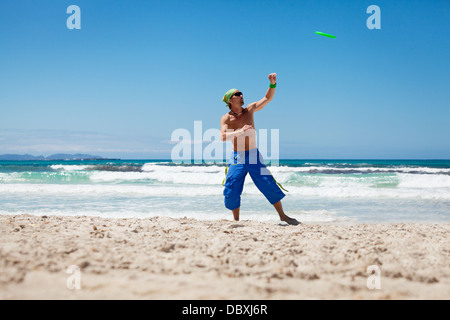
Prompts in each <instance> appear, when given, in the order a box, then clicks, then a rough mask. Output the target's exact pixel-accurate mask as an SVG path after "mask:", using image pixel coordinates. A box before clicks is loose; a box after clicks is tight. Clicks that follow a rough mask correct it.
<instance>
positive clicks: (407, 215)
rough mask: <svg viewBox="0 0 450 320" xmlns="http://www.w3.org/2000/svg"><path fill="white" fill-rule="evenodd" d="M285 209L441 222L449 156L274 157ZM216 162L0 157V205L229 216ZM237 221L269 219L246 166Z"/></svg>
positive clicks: (447, 208)
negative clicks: (410, 157) (297, 158)
mask: <svg viewBox="0 0 450 320" xmlns="http://www.w3.org/2000/svg"><path fill="white" fill-rule="evenodd" d="M266 163H267V164H268V168H269V170H270V171H271V173H272V174H273V176H274V177H275V178H276V180H277V181H278V182H279V183H281V184H282V186H283V187H284V188H285V189H287V190H288V192H285V194H286V197H285V198H284V199H283V200H282V204H283V208H284V211H285V212H286V214H288V215H290V216H293V217H295V218H297V219H298V220H300V221H302V222H306V223H374V222H450V160H280V161H279V164H278V165H277V166H270V163H269V162H266ZM224 177H225V163H204V164H175V163H173V162H172V161H170V160H93V161H0V214H4V215H16V214H32V215H86V216H91V215H92V216H101V217H137V218H145V217H153V216H169V217H174V218H182V217H188V218H196V219H212V220H216V219H228V220H231V219H232V214H231V211H229V210H228V209H226V208H225V206H224V202H223V194H222V192H223V186H222V181H223V179H224ZM240 217H241V220H258V221H273V222H278V221H279V220H278V215H277V213H276V211H275V209H274V207H273V206H272V205H271V204H270V203H269V202H268V201H267V200H266V199H265V197H264V196H263V195H262V194H261V193H260V192H259V190H258V189H257V188H256V187H255V185H254V184H253V181H252V180H251V178H250V176H249V175H247V177H246V181H245V184H244V191H243V194H242V198H241V213H240Z"/></svg>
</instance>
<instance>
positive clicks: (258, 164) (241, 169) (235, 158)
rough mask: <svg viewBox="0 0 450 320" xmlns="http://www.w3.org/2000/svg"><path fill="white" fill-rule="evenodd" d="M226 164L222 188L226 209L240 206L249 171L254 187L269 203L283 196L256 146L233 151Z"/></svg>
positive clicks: (273, 202) (275, 201)
mask: <svg viewBox="0 0 450 320" xmlns="http://www.w3.org/2000/svg"><path fill="white" fill-rule="evenodd" d="M227 165H228V170H227V175H226V177H225V184H224V186H225V188H224V190H223V195H224V196H225V207H226V208H227V209H230V210H234V209H237V208H239V207H240V206H241V194H242V190H243V189H244V181H245V177H246V175H247V173H250V177H252V180H253V182H254V183H255V185H256V187H257V188H258V189H259V191H261V192H262V194H263V195H264V196H265V197H266V199H267V200H268V201H269V202H270V203H271V204H275V203H277V202H278V201H280V200H281V199H283V198H284V197H285V194H284V193H283V191H281V189H280V187H279V186H278V183H277V182H276V181H275V178H274V177H273V176H272V174H271V173H270V171H269V169H267V167H266V165H265V164H264V160H263V157H262V155H261V153H260V152H259V150H258V149H257V148H255V149H251V150H248V151H234V152H233V154H232V156H231V158H230V159H229V161H228V163H227ZM286 191H287V190H286Z"/></svg>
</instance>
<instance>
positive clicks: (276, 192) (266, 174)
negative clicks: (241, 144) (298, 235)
mask: <svg viewBox="0 0 450 320" xmlns="http://www.w3.org/2000/svg"><path fill="white" fill-rule="evenodd" d="M261 158H262V157H261ZM249 173H250V176H251V177H252V180H253V182H254V183H255V185H256V187H257V188H258V189H259V191H261V192H262V194H264V196H265V197H266V199H267V200H268V201H269V202H270V203H271V204H272V205H273V206H274V207H275V209H276V210H277V212H278V215H279V216H280V220H281V221H285V222H287V223H288V224H292V225H298V224H299V222H298V221H297V220H295V219H293V218H290V217H288V216H287V215H286V214H285V213H284V211H283V206H282V205H281V199H283V198H284V196H285V194H284V193H283V191H281V189H280V187H279V186H278V185H277V183H276V182H275V179H274V177H273V176H272V175H271V173H270V171H269V170H268V169H267V167H266V166H265V164H264V163H263V162H262V161H261V159H259V160H258V162H257V163H256V164H251V165H249Z"/></svg>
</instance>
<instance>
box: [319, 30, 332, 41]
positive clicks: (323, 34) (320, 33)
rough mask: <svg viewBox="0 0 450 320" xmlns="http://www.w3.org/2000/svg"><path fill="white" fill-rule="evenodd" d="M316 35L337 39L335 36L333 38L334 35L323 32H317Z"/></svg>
mask: <svg viewBox="0 0 450 320" xmlns="http://www.w3.org/2000/svg"><path fill="white" fill-rule="evenodd" d="M316 34H319V35H321V36H325V37H328V38H334V39H336V37H335V36H333V35H331V34H328V33H323V32H320V31H316Z"/></svg>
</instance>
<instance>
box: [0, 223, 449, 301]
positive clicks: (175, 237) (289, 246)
mask: <svg viewBox="0 0 450 320" xmlns="http://www.w3.org/2000/svg"><path fill="white" fill-rule="evenodd" d="M449 231H450V224H416V223H391V224H345V225H344V224H343V225H336V224H302V225H299V226H287V225H283V224H282V223H281V222H280V223H274V222H257V221H246V220H242V221H239V222H234V221H231V220H214V221H201V220H194V219H188V218H184V219H173V218H167V217H155V218H146V219H132V218H129V219H119V218H100V217H89V216H77V217H63V216H34V215H19V216H8V215H3V216H0V243H1V245H0V298H1V299H176V300H179V299H213V300H215V299H250V300H253V299H449V298H450V246H449ZM370 266H371V267H370ZM368 268H369V269H368ZM368 270H369V271H370V270H374V271H371V273H369V272H368Z"/></svg>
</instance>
